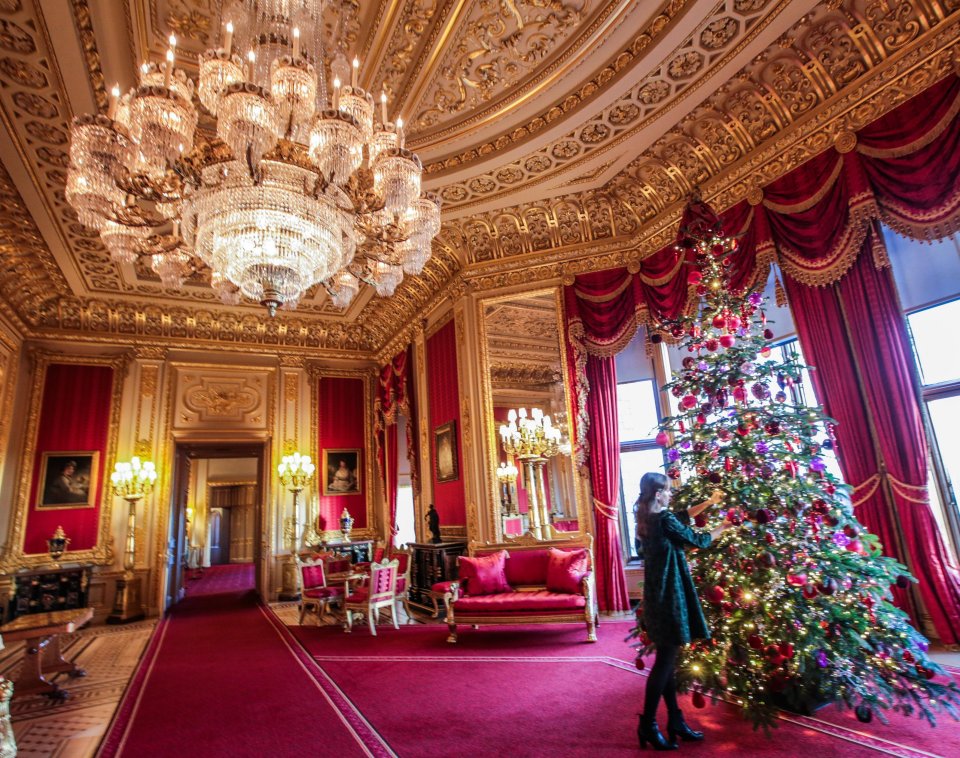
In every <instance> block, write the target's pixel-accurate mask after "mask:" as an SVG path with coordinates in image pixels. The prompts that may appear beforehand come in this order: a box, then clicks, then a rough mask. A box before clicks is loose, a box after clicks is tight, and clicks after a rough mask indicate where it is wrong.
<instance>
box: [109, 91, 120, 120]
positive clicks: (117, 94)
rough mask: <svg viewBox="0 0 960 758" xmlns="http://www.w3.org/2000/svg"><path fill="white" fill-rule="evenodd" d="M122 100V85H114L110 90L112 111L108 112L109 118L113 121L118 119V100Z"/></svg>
mask: <svg viewBox="0 0 960 758" xmlns="http://www.w3.org/2000/svg"><path fill="white" fill-rule="evenodd" d="M119 98H120V85H119V83H118V84H114V85H113V89H112V90H110V110H108V111H107V118H109V119H110V120H111V121H113V120H114V119H115V118H116V117H117V100H118V99H119Z"/></svg>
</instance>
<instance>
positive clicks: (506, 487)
mask: <svg viewBox="0 0 960 758" xmlns="http://www.w3.org/2000/svg"><path fill="white" fill-rule="evenodd" d="M519 473H520V471H519V469H518V468H517V467H516V466H515V465H514V464H513V463H512V462H510V463H501V464H500V467H499V468H498V469H497V481H498V482H500V505H501V507H502V508H503V515H504V516H512V515H514V513H513V509H514V503H513V495H512V490H511V487H512V486H513V485H514V484H516V482H517V475H518V474H519Z"/></svg>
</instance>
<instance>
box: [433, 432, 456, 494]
mask: <svg viewBox="0 0 960 758" xmlns="http://www.w3.org/2000/svg"><path fill="white" fill-rule="evenodd" d="M433 451H434V452H433V455H434V459H433V466H434V472H435V473H436V477H437V481H438V482H455V481H457V479H459V478H460V467H459V464H458V461H457V422H456V420H454V421H448V422H447V423H446V424H440V426H438V427H437V428H436V429H434V430H433Z"/></svg>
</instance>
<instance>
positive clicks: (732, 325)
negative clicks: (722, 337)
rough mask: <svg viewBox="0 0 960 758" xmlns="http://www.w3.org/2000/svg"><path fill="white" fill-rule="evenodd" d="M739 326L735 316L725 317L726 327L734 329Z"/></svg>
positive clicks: (738, 320)
mask: <svg viewBox="0 0 960 758" xmlns="http://www.w3.org/2000/svg"><path fill="white" fill-rule="evenodd" d="M739 326H740V319H739V318H738V317H737V316H731V317H730V318H728V319H727V329H729V330H730V331H735V330H736V329H737V328H738V327H739Z"/></svg>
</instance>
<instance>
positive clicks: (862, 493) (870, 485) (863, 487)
mask: <svg viewBox="0 0 960 758" xmlns="http://www.w3.org/2000/svg"><path fill="white" fill-rule="evenodd" d="M884 479H886V480H887V481H888V482H889V483H890V487H891V489H893V491H894V493H895V494H896V495H897V496H899V497H901V498H903V499H904V500H906V501H907V502H909V503H918V504H926V503H929V502H930V498H929V495H928V494H927V485H925V484H908V483H907V482H903V481H900V480H899V479H897V477H895V476H894V475H893V474H891V473H890V472H889V471H884V472H882V473H881V472H879V471H878V472H877V473H876V474H874V475H873V476H870V477H868V478H867V479H865V480H864V481H862V482H861V483H860V484H858V485H856V486H855V487H854V488H853V495H852V497H851V498H850V500H851V502H852V503H853V507H854V508H856V507H857V506H858V505H860V504H861V503H864V502H866V501H867V500H869V499H870V498H871V497H873V495H874V494H875V493H876V491H877V488H878V487H879V486H880V482H882V481H883V480H884Z"/></svg>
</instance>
